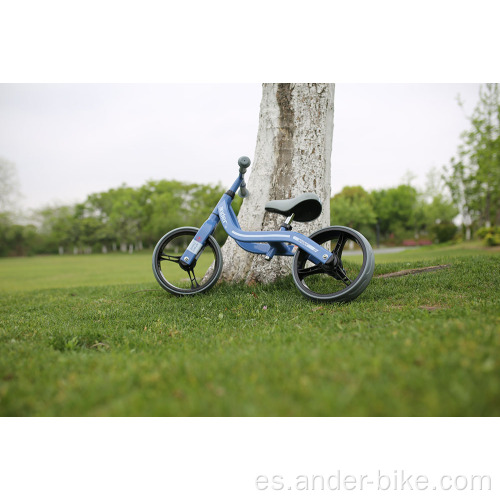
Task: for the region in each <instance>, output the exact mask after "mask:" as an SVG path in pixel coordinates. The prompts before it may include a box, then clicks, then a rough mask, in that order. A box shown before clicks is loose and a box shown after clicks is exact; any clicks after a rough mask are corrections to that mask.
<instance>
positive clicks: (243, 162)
mask: <svg viewBox="0 0 500 500" xmlns="http://www.w3.org/2000/svg"><path fill="white" fill-rule="evenodd" d="M238 165H239V166H240V167H241V168H248V167H249V166H250V158H248V156H241V157H240V158H239V159H238Z"/></svg>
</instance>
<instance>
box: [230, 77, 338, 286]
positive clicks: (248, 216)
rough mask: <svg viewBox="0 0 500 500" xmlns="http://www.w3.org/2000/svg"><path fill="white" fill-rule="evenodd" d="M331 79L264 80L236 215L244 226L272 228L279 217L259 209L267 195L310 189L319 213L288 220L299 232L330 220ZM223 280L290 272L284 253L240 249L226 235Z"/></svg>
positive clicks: (265, 280) (276, 197) (248, 279)
mask: <svg viewBox="0 0 500 500" xmlns="http://www.w3.org/2000/svg"><path fill="white" fill-rule="evenodd" d="M334 91H335V85H334V84H333V83H303V84H294V83H265V84H263V87H262V101H261V105H260V119H259V130H258V135H257V145H256V148H255V155H254V158H253V164H252V166H251V168H250V177H249V179H248V182H247V187H248V190H249V191H250V195H249V196H248V197H247V198H245V200H244V201H243V204H242V206H241V209H240V212H239V215H238V220H239V222H240V225H241V227H242V229H244V230H246V231H277V230H279V227H280V224H281V221H283V220H284V217H283V216H280V215H278V214H271V213H268V212H266V211H265V210H264V205H265V204H266V203H267V202H268V201H269V200H280V199H288V198H292V197H294V196H298V195H300V194H303V193H307V192H313V193H316V194H317V195H318V196H319V198H320V200H321V201H322V203H323V212H322V214H321V216H320V217H319V218H318V219H316V220H315V221H312V222H309V223H298V222H297V223H293V228H294V230H295V231H298V232H301V233H303V234H311V233H312V232H314V231H316V230H318V229H320V228H322V227H325V226H329V225H330V194H331V152H332V137H333V100H334ZM222 254H223V259H224V268H223V271H222V276H221V278H222V279H223V280H226V281H246V282H247V283H252V282H259V283H270V282H273V281H275V280H276V279H277V278H279V277H282V276H285V275H287V274H289V273H290V270H291V260H292V259H290V258H289V257H274V258H273V259H272V260H271V261H270V262H267V261H266V260H264V256H263V255H255V254H251V253H248V252H245V251H244V250H243V249H241V248H240V247H239V246H238V245H237V244H236V242H235V241H234V240H233V239H232V238H228V240H227V242H226V244H225V245H224V247H223V248H222Z"/></svg>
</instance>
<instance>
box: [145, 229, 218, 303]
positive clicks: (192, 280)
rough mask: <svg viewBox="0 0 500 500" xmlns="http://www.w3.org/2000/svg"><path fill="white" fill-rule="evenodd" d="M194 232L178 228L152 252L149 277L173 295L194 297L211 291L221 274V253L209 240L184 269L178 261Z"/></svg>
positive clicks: (164, 237)
mask: <svg viewBox="0 0 500 500" xmlns="http://www.w3.org/2000/svg"><path fill="white" fill-rule="evenodd" d="M197 232H198V229H197V228H195V227H179V228H177V229H174V230H173V231H170V232H169V233H167V234H166V235H165V236H163V238H161V240H160V241H159V242H158V243H157V245H156V247H155V249H154V251H153V273H154V275H155V278H156V280H157V281H158V283H159V284H160V286H161V287H162V288H164V289H165V290H167V291H168V292H170V293H173V294H175V295H194V294H196V293H200V292H206V291H207V290H209V289H210V288H212V287H213V286H214V285H215V283H217V280H218V279H219V276H220V274H221V272H222V252H221V250H220V247H219V244H218V243H217V241H216V240H215V238H213V237H212V236H209V238H208V240H207V243H206V245H205V246H204V247H202V248H201V249H200V251H199V252H198V254H197V255H196V258H195V260H194V261H193V264H192V265H190V266H186V265H185V264H184V263H183V262H182V261H181V257H182V254H183V253H184V251H185V250H186V248H187V247H188V245H189V243H190V242H191V240H192V239H193V238H194V237H195V235H196V233H197Z"/></svg>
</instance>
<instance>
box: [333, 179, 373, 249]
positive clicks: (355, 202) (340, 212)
mask: <svg viewBox="0 0 500 500" xmlns="http://www.w3.org/2000/svg"><path fill="white" fill-rule="evenodd" d="M376 222H377V216H376V214H375V210H374V209H373V204H372V198H371V196H370V194H369V193H367V192H366V191H365V190H364V189H363V188H362V187H361V186H345V187H344V188H343V189H342V191H341V192H340V193H338V194H336V195H335V196H334V197H333V198H332V199H331V200H330V223H331V225H340V226H348V227H352V228H353V229H356V230H357V231H360V232H361V233H362V234H363V235H364V236H366V237H367V238H368V239H373V237H374V235H375V233H374V227H375V224H376Z"/></svg>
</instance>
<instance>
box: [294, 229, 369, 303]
mask: <svg viewBox="0 0 500 500" xmlns="http://www.w3.org/2000/svg"><path fill="white" fill-rule="evenodd" d="M309 238H311V240H313V241H315V242H316V243H318V244H319V245H321V246H323V247H324V248H326V249H327V250H328V251H330V252H332V253H333V254H334V257H333V261H332V262H331V263H329V264H317V265H315V264H313V263H312V262H311V261H310V260H308V257H309V255H308V254H307V252H305V251H304V250H301V249H298V250H297V253H296V254H295V257H294V259H293V266H292V270H293V281H294V282H295V285H296V286H297V288H298V289H299V290H300V292H301V293H302V294H303V295H305V296H306V297H307V298H309V299H312V300H316V301H320V302H349V301H351V300H353V299H355V298H356V297H358V295H360V294H361V293H362V292H363V291H364V290H365V288H366V287H367V286H368V283H370V280H371V279H372V276H373V271H374V270H375V257H374V255H373V250H372V247H371V245H370V243H369V242H368V240H367V239H366V238H365V237H364V236H363V235H362V234H361V233H358V232H357V231H355V230H354V229H351V228H349V227H343V226H331V227H326V228H324V229H320V230H319V231H316V232H315V233H313V234H312V235H311V236H309Z"/></svg>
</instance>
